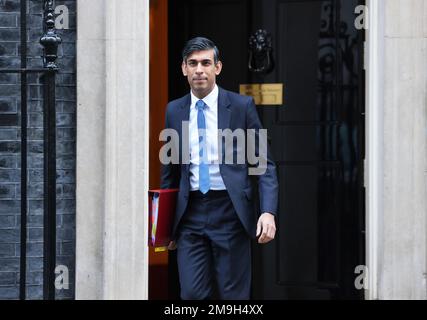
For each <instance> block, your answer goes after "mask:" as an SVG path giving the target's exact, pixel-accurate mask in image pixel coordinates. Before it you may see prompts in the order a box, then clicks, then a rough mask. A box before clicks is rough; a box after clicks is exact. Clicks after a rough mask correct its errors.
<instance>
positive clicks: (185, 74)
mask: <svg viewBox="0 0 427 320" xmlns="http://www.w3.org/2000/svg"><path fill="white" fill-rule="evenodd" d="M181 69H182V74H183V75H184V77H186V76H187V64H186V63H185V62H184V61H182V65H181Z"/></svg>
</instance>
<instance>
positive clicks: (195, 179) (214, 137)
mask: <svg viewBox="0 0 427 320" xmlns="http://www.w3.org/2000/svg"><path fill="white" fill-rule="evenodd" d="M218 93H219V90H218V86H217V85H215V87H214V89H213V90H212V92H211V93H209V94H208V95H207V96H206V97H204V98H203V99H201V100H203V102H204V103H205V104H206V105H207V107H206V108H205V109H204V115H205V123H206V144H207V160H208V164H209V180H210V190H225V189H226V188H225V185H224V181H223V180H222V177H221V173H220V171H219V158H218ZM199 100H200V99H199V98H197V97H196V96H195V95H194V94H193V92H191V105H190V124H189V136H190V168H189V169H190V190H191V191H195V190H199V164H200V158H199V150H200V147H199V132H198V127H197V113H198V110H197V108H196V102H197V101H199Z"/></svg>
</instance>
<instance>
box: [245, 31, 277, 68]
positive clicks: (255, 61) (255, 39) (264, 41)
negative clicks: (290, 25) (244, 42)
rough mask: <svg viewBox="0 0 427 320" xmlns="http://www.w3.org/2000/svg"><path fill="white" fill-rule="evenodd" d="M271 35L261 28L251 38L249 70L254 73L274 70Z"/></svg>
mask: <svg viewBox="0 0 427 320" xmlns="http://www.w3.org/2000/svg"><path fill="white" fill-rule="evenodd" d="M272 51H273V47H272V45H271V35H270V33H268V32H267V31H266V30H262V29H259V30H257V31H256V32H255V33H254V34H252V35H251V36H250V38H249V64H248V67H249V70H250V71H251V72H254V73H268V72H270V71H272V70H273V67H274V62H273V56H272Z"/></svg>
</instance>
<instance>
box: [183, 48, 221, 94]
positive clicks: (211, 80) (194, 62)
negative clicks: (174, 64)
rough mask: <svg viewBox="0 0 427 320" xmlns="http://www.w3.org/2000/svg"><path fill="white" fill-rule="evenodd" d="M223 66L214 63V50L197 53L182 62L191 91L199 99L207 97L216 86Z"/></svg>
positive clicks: (219, 63)
mask: <svg viewBox="0 0 427 320" xmlns="http://www.w3.org/2000/svg"><path fill="white" fill-rule="evenodd" d="M221 69H222V64H221V61H218V62H217V64H215V62H214V50H213V49H211V50H203V51H195V52H193V53H192V54H191V55H190V56H189V57H188V58H187V61H183V62H182V73H183V74H184V76H186V77H187V79H188V83H189V84H190V87H191V90H192V91H193V93H194V95H195V96H197V97H198V98H199V99H202V98H204V97H205V96H207V95H208V94H209V93H210V92H211V91H212V89H213V88H214V86H215V82H216V76H217V75H219V74H220V73H221Z"/></svg>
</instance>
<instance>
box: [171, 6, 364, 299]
mask: <svg viewBox="0 0 427 320" xmlns="http://www.w3.org/2000/svg"><path fill="white" fill-rule="evenodd" d="M360 4H363V1H359V0H324V1H320V0H313V1H303V0H301V1H296V0H292V1H289V0H252V1H247V0H233V1H223V0H170V1H169V19H168V21H169V99H170V100H172V99H175V98H177V97H180V96H182V95H184V94H186V93H187V92H188V90H189V89H188V86H187V84H186V81H185V79H184V78H183V77H182V74H181V71H180V64H181V56H180V51H181V49H182V46H183V44H184V43H185V41H186V40H187V39H189V38H191V37H193V36H199V35H201V36H206V37H208V38H211V39H212V40H213V41H214V42H215V43H216V44H217V45H218V47H219V48H220V51H221V54H222V61H223V64H224V68H223V72H222V74H221V76H220V78H219V81H218V83H219V85H220V86H223V87H224V88H226V89H228V90H232V91H238V90H239V85H240V84H246V83H283V84H284V104H283V105H281V106H266V105H263V106H258V107H257V109H258V113H259V115H260V117H261V119H262V122H263V125H264V127H265V128H266V129H268V135H269V137H270V139H271V140H270V143H271V148H272V151H273V156H274V159H275V161H276V163H277V166H278V175H279V180H280V205H279V206H280V213H279V217H278V221H277V224H278V234H277V237H276V239H275V240H274V241H273V242H272V243H270V244H268V245H265V246H259V245H258V244H256V243H254V246H253V249H254V250H253V270H254V272H253V274H254V275H253V298H255V299H363V291H360V290H357V289H356V288H355V286H354V279H355V277H356V274H355V273H354V271H355V268H356V266H358V265H363V264H364V262H365V249H364V248H365V238H364V229H365V222H364V216H365V208H364V189H363V158H364V78H365V75H364V71H363V61H362V59H363V55H362V52H363V50H362V48H363V41H364V32H363V30H357V29H356V28H355V24H354V21H355V19H356V14H355V13H354V12H355V7H356V6H357V5H360ZM257 29H264V30H266V31H268V32H269V33H270V34H271V36H272V45H273V58H274V62H275V67H274V69H273V70H272V72H270V73H268V74H263V75H256V74H253V73H252V72H250V71H249V69H248V50H249V48H248V39H249V36H250V35H251V34H252V33H253V32H254V31H256V30H257ZM173 258H174V257H173V254H172V255H171V256H170V260H169V261H170V264H169V268H170V272H169V274H170V280H171V285H170V287H171V288H172V289H175V291H173V290H172V291H173V292H175V293H176V294H178V289H177V288H178V286H177V285H178V282H177V276H176V266H175V265H174V263H173V261H174V259H173Z"/></svg>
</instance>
